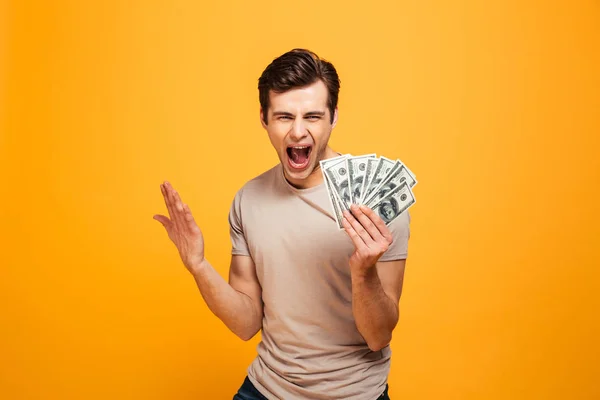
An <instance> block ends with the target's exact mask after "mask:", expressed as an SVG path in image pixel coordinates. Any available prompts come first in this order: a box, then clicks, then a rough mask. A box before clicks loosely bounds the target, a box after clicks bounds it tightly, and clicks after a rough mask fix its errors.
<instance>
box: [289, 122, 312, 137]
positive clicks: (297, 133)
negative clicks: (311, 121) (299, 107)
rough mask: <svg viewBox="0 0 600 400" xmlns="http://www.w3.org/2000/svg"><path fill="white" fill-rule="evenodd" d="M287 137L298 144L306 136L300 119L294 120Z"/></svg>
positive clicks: (304, 127) (305, 128) (306, 131)
mask: <svg viewBox="0 0 600 400" xmlns="http://www.w3.org/2000/svg"><path fill="white" fill-rule="evenodd" d="M289 136H290V138H291V139H292V140H293V141H295V142H299V141H301V140H302V139H304V138H305V137H307V136H308V129H307V127H306V125H305V123H304V120H303V119H302V117H298V118H296V119H295V120H294V123H293V124H292V128H291V130H290V133H289Z"/></svg>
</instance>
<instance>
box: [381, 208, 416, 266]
mask: <svg viewBox="0 0 600 400" xmlns="http://www.w3.org/2000/svg"><path fill="white" fill-rule="evenodd" d="M388 229H389V230H390V232H391V233H392V237H393V238H394V240H393V241H392V244H391V245H390V247H389V248H388V249H387V251H386V252H385V253H383V255H382V256H381V257H379V261H395V260H404V259H406V258H407V257H408V239H409V238H410V214H409V212H408V210H405V211H404V212H403V213H402V214H400V215H399V216H398V217H397V218H396V219H395V220H393V221H392V222H391V223H390V224H389V225H388Z"/></svg>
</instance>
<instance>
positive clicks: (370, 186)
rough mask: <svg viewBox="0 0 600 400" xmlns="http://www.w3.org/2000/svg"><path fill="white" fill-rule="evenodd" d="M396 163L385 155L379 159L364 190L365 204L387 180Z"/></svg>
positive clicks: (362, 200)
mask: <svg viewBox="0 0 600 400" xmlns="http://www.w3.org/2000/svg"><path fill="white" fill-rule="evenodd" d="M395 164H396V163H395V162H394V161H392V160H390V159H389V158H386V157H383V156H382V157H381V158H380V159H379V162H378V163H377V166H375V171H374V172H373V176H372V178H371V179H370V180H369V182H367V184H366V186H365V189H364V190H363V194H362V195H363V198H362V199H361V203H363V204H365V200H367V199H369V197H370V196H371V194H373V191H374V190H375V189H376V188H377V187H378V186H379V184H380V183H381V182H383V181H384V180H385V177H386V176H387V174H388V173H389V172H390V170H391V169H392V168H393V167H394V165H395Z"/></svg>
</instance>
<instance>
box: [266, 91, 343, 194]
mask: <svg viewBox="0 0 600 400" xmlns="http://www.w3.org/2000/svg"><path fill="white" fill-rule="evenodd" d="M327 95H328V94H327V87H326V86H325V84H324V83H323V82H322V81H321V80H318V81H317V82H315V83H313V84H311V85H309V86H306V87H303V88H298V89H292V90H289V91H287V92H285V93H274V92H272V91H271V93H270V104H271V105H270V107H269V110H268V122H269V123H268V125H266V124H265V123H264V119H263V111H262V110H261V112H260V119H261V123H262V125H263V127H264V128H265V129H266V130H267V132H268V134H269V139H270V140H271V144H273V147H274V148H275V150H276V151H277V155H278V156H279V160H280V161H281V164H282V166H283V170H284V173H285V176H286V178H287V179H288V181H290V183H291V184H292V185H294V186H296V187H299V188H306V187H311V186H314V185H316V184H318V183H320V182H321V181H322V177H321V175H320V174H321V170H320V169H317V170H315V167H317V166H318V165H319V161H320V160H322V159H324V158H330V157H334V156H336V155H337V154H335V153H334V152H333V150H331V149H329V148H328V146H327V143H328V141H329V136H330V135H331V131H332V130H333V128H334V127H335V124H336V122H337V109H336V111H335V117H334V120H333V122H331V118H330V113H329V108H328V107H327V99H328V97H327Z"/></svg>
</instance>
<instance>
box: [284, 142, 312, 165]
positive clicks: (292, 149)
mask: <svg viewBox="0 0 600 400" xmlns="http://www.w3.org/2000/svg"><path fill="white" fill-rule="evenodd" d="M311 151H312V146H311V145H296V146H288V148H287V155H288V161H289V164H290V166H291V167H292V168H294V169H303V168H306V166H307V165H308V161H309V159H310V153H311Z"/></svg>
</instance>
